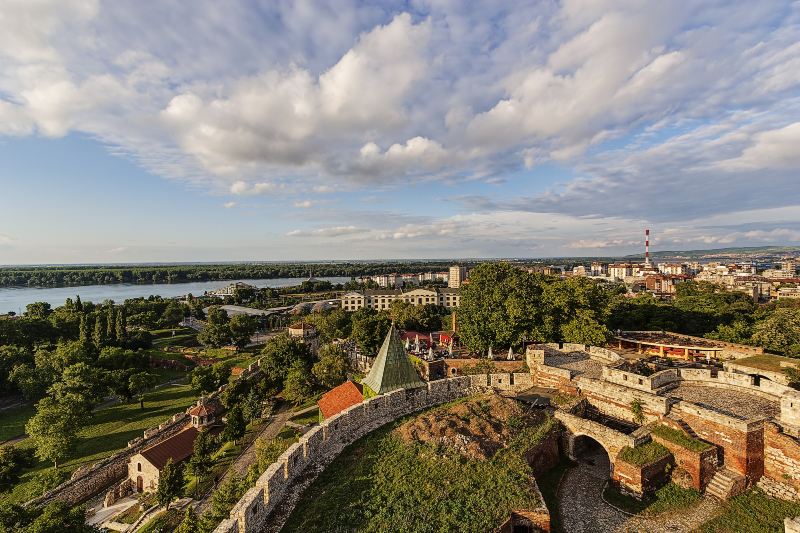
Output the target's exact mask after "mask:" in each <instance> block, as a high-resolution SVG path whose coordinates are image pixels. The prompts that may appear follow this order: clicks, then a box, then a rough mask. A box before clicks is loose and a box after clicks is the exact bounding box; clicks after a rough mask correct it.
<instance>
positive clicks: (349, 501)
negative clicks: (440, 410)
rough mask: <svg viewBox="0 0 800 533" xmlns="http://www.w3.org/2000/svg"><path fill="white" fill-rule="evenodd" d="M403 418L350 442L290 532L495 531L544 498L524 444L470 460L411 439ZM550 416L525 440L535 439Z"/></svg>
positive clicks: (308, 494) (307, 497)
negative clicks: (401, 432)
mask: <svg viewBox="0 0 800 533" xmlns="http://www.w3.org/2000/svg"><path fill="white" fill-rule="evenodd" d="M402 422H403V421H399V422H395V423H394V424H390V425H389V426H386V427H384V428H381V429H379V430H377V431H374V432H372V433H370V434H369V435H366V436H365V437H363V438H361V439H359V440H358V441H356V442H355V443H353V444H352V445H350V446H348V447H347V448H346V449H345V450H344V451H343V452H342V453H341V454H340V455H339V457H338V458H337V459H336V460H334V462H333V463H332V464H331V465H330V466H329V467H328V468H326V469H325V471H324V472H323V473H322V474H321V475H320V477H319V478H317V480H315V481H314V483H313V484H312V485H311V486H310V487H309V488H308V489H307V490H306V491H305V492H304V494H303V496H302V497H301V499H300V501H299V502H298V504H297V507H296V508H295V510H294V511H293V513H292V515H291V516H290V518H289V520H288V522H287V523H286V526H285V527H284V530H285V531H408V532H413V531H493V530H494V529H495V528H496V527H497V526H498V525H499V524H500V523H502V521H504V520H506V519H507V518H508V516H509V513H510V511H511V510H512V509H526V508H528V509H530V508H535V507H537V506H538V505H539V504H540V503H541V502H540V499H539V496H538V493H537V492H535V491H534V490H533V484H532V483H531V479H532V477H531V476H532V474H531V470H530V467H529V466H528V464H527V462H526V461H525V460H524V459H523V458H522V453H521V452H522V448H525V449H527V446H521V445H517V444H516V440H515V441H514V442H512V444H511V445H510V446H509V447H508V448H506V449H504V450H502V451H500V452H499V453H498V454H497V455H495V456H494V457H493V458H492V459H489V460H485V461H480V460H474V459H467V458H465V457H463V456H461V455H459V454H457V453H455V452H453V451H451V450H448V449H446V448H445V447H443V446H439V447H434V446H431V445H426V444H420V443H414V444H405V443H404V442H403V441H402V440H401V439H400V438H399V437H398V436H397V435H396V434H394V433H392V430H393V429H394V428H395V427H397V426H398V425H399V424H400V423H402ZM551 427H552V421H550V420H548V421H547V422H545V423H544V424H542V425H541V426H539V427H538V428H529V429H531V430H533V431H535V434H531V433H529V432H527V431H523V432H522V433H521V435H520V437H519V438H522V439H524V440H525V442H526V443H527V444H528V445H530V444H531V443H534V442H536V438H537V437H538V438H542V437H543V436H544V434H546V432H547V431H549V430H550V429H551Z"/></svg>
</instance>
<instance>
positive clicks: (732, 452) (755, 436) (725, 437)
mask: <svg viewBox="0 0 800 533" xmlns="http://www.w3.org/2000/svg"><path fill="white" fill-rule="evenodd" d="M673 410H674V411H675V412H676V413H677V414H679V416H680V417H681V419H683V421H684V422H686V424H688V425H689V427H690V428H692V430H694V432H695V433H697V435H698V437H700V438H701V439H703V440H706V441H708V442H711V443H713V444H715V445H717V446H718V447H720V448H722V450H723V454H724V463H725V466H726V467H728V468H730V469H731V470H733V471H736V472H739V473H741V474H742V475H744V476H745V477H746V478H747V483H748V486H749V485H751V484H753V483H755V482H756V481H758V479H759V478H760V477H761V476H762V475H763V474H764V429H763V423H760V422H745V421H742V420H738V419H735V418H731V417H728V416H725V415H722V414H720V413H717V412H714V411H710V410H708V409H704V408H701V407H698V406H696V405H693V404H688V403H686V402H679V403H678V404H676V405H675V406H674V407H673Z"/></svg>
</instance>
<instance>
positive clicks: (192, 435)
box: [142, 426, 200, 470]
mask: <svg viewBox="0 0 800 533" xmlns="http://www.w3.org/2000/svg"><path fill="white" fill-rule="evenodd" d="M199 433H200V431H199V430H198V429H197V428H195V427H192V426H190V427H187V428H186V429H184V430H181V431H180V432H179V433H176V434H175V435H173V436H171V437H170V438H168V439H165V440H162V441H161V442H159V443H158V444H156V445H154V446H150V447H149V448H147V449H145V450H142V456H143V457H144V458H145V459H147V460H148V462H150V464H152V465H153V466H155V467H156V468H158V469H159V470H161V469H162V468H164V465H166V464H167V461H168V460H169V459H172V462H173V463H179V462H181V461H183V460H184V459H186V458H187V457H189V456H190V455H192V452H193V446H194V440H195V439H196V438H197V435H198V434H199Z"/></svg>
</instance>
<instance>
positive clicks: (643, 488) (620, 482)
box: [611, 455, 674, 498]
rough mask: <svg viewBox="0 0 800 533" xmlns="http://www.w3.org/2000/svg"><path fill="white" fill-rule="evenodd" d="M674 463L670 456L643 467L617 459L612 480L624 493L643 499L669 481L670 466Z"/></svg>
mask: <svg viewBox="0 0 800 533" xmlns="http://www.w3.org/2000/svg"><path fill="white" fill-rule="evenodd" d="M673 463H674V459H673V457H672V456H670V455H668V456H666V457H663V458H661V459H659V460H657V461H653V462H652V463H649V464H646V465H643V466H637V465H634V464H631V463H627V462H625V461H623V460H621V459H617V460H616V461H615V462H614V469H613V473H612V477H611V479H612V480H613V481H614V482H615V483H616V484H617V486H619V488H620V490H621V491H622V492H624V493H626V494H631V495H633V496H636V497H637V498H641V497H642V496H644V495H645V494H651V493H652V492H653V491H655V490H656V489H658V488H659V487H661V486H663V485H664V484H665V483H666V482H667V481H668V480H669V472H670V466H671V465H672V464H673Z"/></svg>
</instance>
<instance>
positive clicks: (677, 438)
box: [650, 424, 711, 452]
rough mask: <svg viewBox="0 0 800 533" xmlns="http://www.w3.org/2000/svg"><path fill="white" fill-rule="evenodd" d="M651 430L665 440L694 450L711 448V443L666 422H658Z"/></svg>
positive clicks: (699, 450) (700, 450)
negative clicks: (666, 424) (665, 423)
mask: <svg viewBox="0 0 800 533" xmlns="http://www.w3.org/2000/svg"><path fill="white" fill-rule="evenodd" d="M650 431H651V432H652V433H653V435H657V436H659V437H661V438H662V439H664V440H668V441H670V442H673V443H675V444H677V445H678V446H682V447H684V448H686V449H687V450H692V451H693V452H702V451H703V450H707V449H709V448H711V444H709V443H707V442H703V441H701V440H700V439H695V438H694V437H691V436H690V435H687V434H686V433H684V432H683V431H681V430H679V429H675V428H671V427H669V426H665V425H664V424H657V425H655V426H653V427H652V428H651V429H650Z"/></svg>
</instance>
